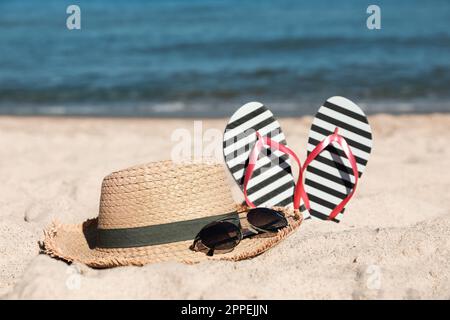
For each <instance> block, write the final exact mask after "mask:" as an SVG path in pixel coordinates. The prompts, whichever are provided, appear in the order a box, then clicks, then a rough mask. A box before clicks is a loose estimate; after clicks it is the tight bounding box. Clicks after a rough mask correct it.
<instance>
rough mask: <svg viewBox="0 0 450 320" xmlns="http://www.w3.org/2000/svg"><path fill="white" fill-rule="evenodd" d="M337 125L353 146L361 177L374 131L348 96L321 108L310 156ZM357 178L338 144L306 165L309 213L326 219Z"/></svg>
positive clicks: (334, 98) (340, 132) (313, 131)
mask: <svg viewBox="0 0 450 320" xmlns="http://www.w3.org/2000/svg"><path fill="white" fill-rule="evenodd" d="M336 127H338V128H339V134H340V135H341V136H343V137H344V138H345V140H346V141H347V143H348V145H349V146H350V149H351V151H352V153H353V155H354V156H355V159H356V163H357V167H358V172H359V177H361V175H362V173H363V172H364V169H365V167H366V165H367V161H368V159H369V155H370V151H371V149H372V131H371V129H370V125H369V122H368V121H367V117H366V115H365V114H364V112H363V111H362V110H361V108H359V107H358V106H357V105H356V104H355V103H353V102H352V101H350V100H348V99H346V98H343V97H331V98H329V99H328V100H327V101H326V102H325V103H324V104H323V106H322V107H320V108H319V111H318V112H317V114H316V116H315V118H314V121H313V124H312V126H311V130H310V132H309V139H308V147H307V151H308V155H309V153H310V152H311V151H313V150H314V148H315V146H316V145H317V144H319V143H320V142H321V141H322V140H323V139H324V138H325V137H326V136H328V135H330V134H332V133H333V131H334V129H335V128H336ZM354 181H355V178H354V176H353V170H352V167H351V165H350V163H349V161H348V159H347V157H346V156H345V154H344V152H343V151H342V149H341V147H340V146H339V145H338V144H336V143H333V145H330V146H328V147H327V148H326V149H325V150H324V151H322V153H320V155H319V156H317V158H316V159H315V160H314V161H312V162H311V163H310V164H309V166H308V168H306V174H305V190H306V193H307V194H308V196H309V200H310V206H311V210H310V214H311V215H312V216H314V217H317V218H320V219H327V218H328V216H329V215H330V213H331V211H332V210H333V209H334V208H335V207H336V205H338V204H339V203H340V202H341V201H342V200H343V199H344V198H345V197H346V196H347V194H348V193H349V192H350V191H351V189H352V188H353V183H354ZM344 210H345V209H344ZM344 210H342V211H341V213H339V214H338V215H337V216H336V218H335V219H334V220H335V221H336V222H338V221H340V220H341V219H342V216H343V212H344Z"/></svg>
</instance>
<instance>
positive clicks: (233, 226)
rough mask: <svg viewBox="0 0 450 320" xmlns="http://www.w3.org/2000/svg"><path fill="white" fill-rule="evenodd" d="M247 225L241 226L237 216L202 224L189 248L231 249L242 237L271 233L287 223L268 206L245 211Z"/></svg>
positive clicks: (219, 250) (194, 249)
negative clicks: (245, 226)
mask: <svg viewBox="0 0 450 320" xmlns="http://www.w3.org/2000/svg"><path fill="white" fill-rule="evenodd" d="M246 218H247V222H248V227H247V228H245V229H243V228H242V227H241V223H240V219H239V218H227V219H222V220H218V221H214V222H211V223H209V224H207V225H206V226H204V227H203V228H202V229H201V230H200V232H199V233H198V234H197V236H196V237H195V239H194V243H193V244H192V245H191V247H190V249H191V250H193V251H207V253H206V254H207V255H208V256H212V255H214V253H218V252H220V253H226V252H230V251H232V250H233V249H234V248H235V247H236V246H237V245H238V244H239V243H240V242H241V240H242V239H244V238H246V237H250V236H254V235H257V234H260V233H273V232H276V231H278V230H280V229H282V228H284V227H286V226H287V225H288V221H287V220H286V218H285V217H284V215H283V214H282V213H281V212H278V211H276V210H272V209H269V208H254V209H250V210H249V211H248V213H247V216H246Z"/></svg>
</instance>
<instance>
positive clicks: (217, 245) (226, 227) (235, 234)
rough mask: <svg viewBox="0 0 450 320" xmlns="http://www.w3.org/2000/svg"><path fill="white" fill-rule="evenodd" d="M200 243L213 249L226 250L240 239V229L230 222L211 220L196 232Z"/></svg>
mask: <svg viewBox="0 0 450 320" xmlns="http://www.w3.org/2000/svg"><path fill="white" fill-rule="evenodd" d="M198 235H199V238H200V239H201V241H202V243H203V244H204V245H205V246H206V247H208V248H210V249H215V250H228V249H231V248H234V247H235V246H237V244H238V243H239V241H241V230H240V229H239V228H238V227H237V226H236V225H234V224H233V223H231V222H221V221H218V222H213V223H210V224H209V225H207V226H206V227H204V228H203V229H202V230H201V231H200V233H199V234H198Z"/></svg>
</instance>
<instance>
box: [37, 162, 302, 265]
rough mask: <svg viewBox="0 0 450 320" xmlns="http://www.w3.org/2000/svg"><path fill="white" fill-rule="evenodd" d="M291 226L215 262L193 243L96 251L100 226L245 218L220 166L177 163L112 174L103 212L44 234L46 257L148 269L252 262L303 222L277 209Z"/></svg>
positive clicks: (104, 191)
mask: <svg viewBox="0 0 450 320" xmlns="http://www.w3.org/2000/svg"><path fill="white" fill-rule="evenodd" d="M277 209H279V210H281V211H283V213H284V214H285V216H286V217H287V218H288V221H289V226H288V227H286V228H284V229H282V230H279V231H278V232H277V233H275V234H261V235H257V236H254V237H251V238H246V239H244V240H242V241H241V243H240V244H239V245H238V246H237V247H236V248H235V249H234V250H233V251H231V252H229V253H225V254H216V255H214V256H212V257H208V256H206V254H205V253H203V252H194V251H192V250H190V249H189V246H190V245H191V244H192V240H189V241H179V242H174V243H167V244H159V245H152V246H144V247H133V248H97V247H96V246H95V242H96V238H97V227H99V228H101V229H116V228H133V227H139V226H150V225H157V224H163V223H170V222H177V221H184V220H190V219H196V218H202V217H208V216H212V215H219V214H224V213H228V212H232V211H236V210H237V211H238V212H241V213H242V214H243V215H245V212H246V211H247V210H248V208H246V207H245V206H241V205H236V204H235V203H234V202H233V199H232V196H231V191H230V189H229V187H228V185H227V182H226V176H225V172H224V168H223V166H222V165H221V164H205V163H190V164H175V163H172V162H171V161H162V162H154V163H149V164H146V165H141V166H136V167H132V168H129V169H125V170H122V171H118V172H114V173H112V174H110V175H108V176H107V177H106V178H105V179H104V180H103V183H102V191H101V198H100V212H99V216H98V218H96V219H91V220H88V221H86V222H84V223H82V224H79V225H65V224H61V223H59V222H53V223H52V224H51V225H50V226H49V227H48V228H47V229H45V230H44V236H45V238H44V242H43V247H44V252H45V253H47V254H49V255H51V256H53V257H58V258H61V259H64V260H66V261H68V262H73V261H77V262H81V263H84V264H86V265H89V266H91V267H95V268H108V267H115V266H125V265H138V266H141V265H144V264H148V263H154V262H162V261H169V260H175V261H180V262H185V263H197V262H200V261H202V260H206V259H212V260H232V261H237V260H242V259H247V258H251V257H254V256H256V255H258V254H261V253H262V252H264V251H266V250H268V249H269V248H271V247H273V246H274V245H276V244H277V243H279V242H280V241H281V240H282V239H284V238H285V237H287V236H288V235H289V234H290V233H292V231H293V230H295V229H296V228H297V227H298V226H299V225H300V224H301V222H302V219H301V217H300V215H298V213H296V212H293V211H292V210H290V209H286V208H277Z"/></svg>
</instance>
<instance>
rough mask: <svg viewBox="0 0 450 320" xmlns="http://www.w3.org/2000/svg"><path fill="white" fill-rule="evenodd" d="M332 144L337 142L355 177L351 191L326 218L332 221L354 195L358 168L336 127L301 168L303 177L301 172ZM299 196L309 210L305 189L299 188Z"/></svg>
mask: <svg viewBox="0 0 450 320" xmlns="http://www.w3.org/2000/svg"><path fill="white" fill-rule="evenodd" d="M332 142H337V143H338V144H339V145H340V146H341V148H342V150H343V151H344V153H345V155H346V156H347V159H348V161H349V162H350V165H351V166H352V170H353V176H354V177H355V183H354V184H353V188H352V191H351V192H350V193H349V194H348V195H347V197H345V198H344V199H343V200H342V201H341V203H339V204H338V205H337V206H336V207H335V208H334V209H333V210H332V211H331V213H330V215H329V217H328V220H332V219H334V218H335V217H336V216H337V215H338V214H339V212H341V211H342V209H344V207H345V205H346V204H347V203H348V202H349V201H350V199H351V198H352V196H353V194H354V193H355V190H356V186H357V184H358V177H359V172H358V167H357V165H356V160H355V157H354V156H353V153H352V150H351V149H350V147H349V146H348V144H347V141H346V140H345V138H344V137H343V136H341V135H339V134H338V128H337V127H336V129H335V130H334V132H333V134H330V135H329V136H327V137H326V138H325V139H323V140H322V141H321V142H320V143H319V144H318V145H317V146H316V147H315V148H314V149H313V151H311V153H310V154H309V155H308V157H307V158H306V161H305V163H304V166H303V168H302V175H303V171H305V170H306V168H307V167H308V165H309V164H310V163H311V162H312V161H313V160H314V159H315V158H316V157H317V156H318V155H319V154H320V153H321V152H322V151H323V150H324V149H325V148H326V147H327V146H328V145H329V144H331V143H332ZM300 194H301V197H302V198H303V201H304V203H305V207H306V209H308V210H310V204H309V198H308V195H307V194H306V192H305V188H301V190H300Z"/></svg>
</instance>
